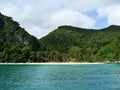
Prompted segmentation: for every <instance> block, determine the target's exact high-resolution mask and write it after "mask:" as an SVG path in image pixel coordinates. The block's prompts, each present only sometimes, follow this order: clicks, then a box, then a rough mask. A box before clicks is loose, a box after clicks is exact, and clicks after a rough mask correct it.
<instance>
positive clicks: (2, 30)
mask: <svg viewBox="0 0 120 90" xmlns="http://www.w3.org/2000/svg"><path fill="white" fill-rule="evenodd" d="M116 60H117V61H118V60H120V26H115V25H112V26H109V27H108V28H104V29H101V30H94V29H83V28H77V27H72V26H60V27H58V28H57V29H56V30H54V31H53V32H51V33H49V34H48V35H47V36H45V37H43V38H41V39H39V40H38V39H36V38H35V37H34V36H31V35H30V34H29V33H27V32H26V31H25V30H24V29H23V28H21V27H20V25H19V24H18V23H17V22H16V21H14V20H13V19H12V18H11V17H7V16H5V15H2V14H1V13H0V62H84V61H87V62H96V61H116Z"/></svg>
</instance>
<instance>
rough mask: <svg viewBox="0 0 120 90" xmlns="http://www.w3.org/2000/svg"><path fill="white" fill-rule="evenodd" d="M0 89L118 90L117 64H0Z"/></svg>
mask: <svg viewBox="0 0 120 90" xmlns="http://www.w3.org/2000/svg"><path fill="white" fill-rule="evenodd" d="M0 90H120V65H117V64H100V65H0Z"/></svg>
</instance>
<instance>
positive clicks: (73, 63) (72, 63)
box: [0, 62, 105, 65]
mask: <svg viewBox="0 0 120 90" xmlns="http://www.w3.org/2000/svg"><path fill="white" fill-rule="evenodd" d="M86 64H105V63H101V62H41V63H0V65H86Z"/></svg>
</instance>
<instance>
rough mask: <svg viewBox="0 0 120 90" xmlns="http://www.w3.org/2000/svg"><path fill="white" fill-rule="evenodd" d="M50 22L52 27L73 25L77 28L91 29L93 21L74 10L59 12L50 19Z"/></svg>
mask: <svg viewBox="0 0 120 90" xmlns="http://www.w3.org/2000/svg"><path fill="white" fill-rule="evenodd" d="M50 22H51V24H52V25H54V26H59V25H74V26H78V27H85V28H93V27H94V25H95V21H94V20H93V19H91V18H90V17H88V16H87V15H84V14H82V13H80V12H77V11H74V10H60V11H58V12H55V13H54V14H53V15H52V16H51V17H50Z"/></svg>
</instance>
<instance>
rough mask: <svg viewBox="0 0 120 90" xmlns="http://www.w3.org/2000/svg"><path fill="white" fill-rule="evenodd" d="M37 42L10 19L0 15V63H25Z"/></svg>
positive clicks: (34, 49)
mask: <svg viewBox="0 0 120 90" xmlns="http://www.w3.org/2000/svg"><path fill="white" fill-rule="evenodd" d="M38 49H39V42H38V40H37V39H36V38H35V37H34V36H31V35H30V34H28V33H27V32H26V31H25V30H24V29H23V28H21V27H20V26H19V24H18V23H17V22H16V21H14V20H13V19H12V18H11V17H7V16H5V15H2V14H1V13H0V62H26V61H27V60H28V59H29V58H30V52H32V51H36V50H38Z"/></svg>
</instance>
